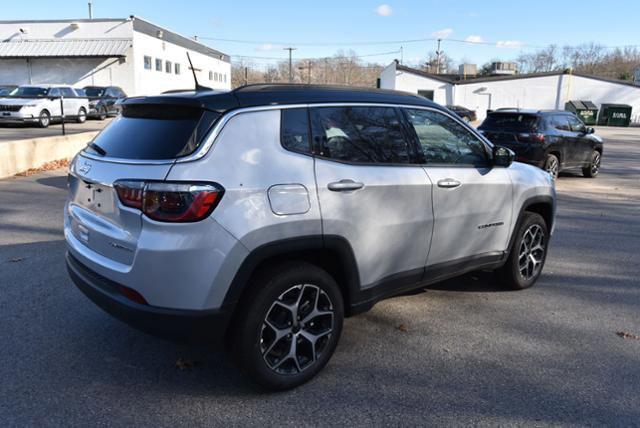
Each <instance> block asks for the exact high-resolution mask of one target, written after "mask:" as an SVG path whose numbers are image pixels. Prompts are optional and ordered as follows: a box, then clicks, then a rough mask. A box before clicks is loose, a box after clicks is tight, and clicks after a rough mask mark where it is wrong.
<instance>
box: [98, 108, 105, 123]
mask: <svg viewBox="0 0 640 428" xmlns="http://www.w3.org/2000/svg"><path fill="white" fill-rule="evenodd" d="M106 118H107V108H106V107H105V106H101V107H100V108H99V109H98V120H105V119H106Z"/></svg>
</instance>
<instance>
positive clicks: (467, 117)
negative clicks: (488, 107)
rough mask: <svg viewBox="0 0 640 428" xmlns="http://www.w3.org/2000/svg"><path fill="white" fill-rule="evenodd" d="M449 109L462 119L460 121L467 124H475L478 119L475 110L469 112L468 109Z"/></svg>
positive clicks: (449, 107) (453, 107) (458, 107)
mask: <svg viewBox="0 0 640 428" xmlns="http://www.w3.org/2000/svg"><path fill="white" fill-rule="evenodd" d="M447 108H448V109H449V110H451V111H452V112H454V113H455V114H457V115H458V116H459V117H460V119H462V120H464V121H465V122H467V123H469V122H474V121H475V120H476V119H477V117H476V112H475V111H473V110H469V109H468V108H466V107H462V106H447Z"/></svg>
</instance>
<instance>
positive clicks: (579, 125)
mask: <svg viewBox="0 0 640 428" xmlns="http://www.w3.org/2000/svg"><path fill="white" fill-rule="evenodd" d="M567 119H568V120H569V126H571V130H572V131H573V132H585V131H586V127H585V126H584V123H583V122H582V121H581V120H580V119H578V118H577V117H575V116H567Z"/></svg>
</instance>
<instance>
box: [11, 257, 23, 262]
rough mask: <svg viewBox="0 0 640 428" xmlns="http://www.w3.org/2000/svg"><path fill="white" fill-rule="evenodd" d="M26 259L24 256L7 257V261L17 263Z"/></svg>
mask: <svg viewBox="0 0 640 428" xmlns="http://www.w3.org/2000/svg"><path fill="white" fill-rule="evenodd" d="M24 259H26V257H12V258H10V259H9V263H18V262H21V261H23V260H24Z"/></svg>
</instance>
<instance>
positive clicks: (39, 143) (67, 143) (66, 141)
mask: <svg viewBox="0 0 640 428" xmlns="http://www.w3.org/2000/svg"><path fill="white" fill-rule="evenodd" d="M96 134H98V131H95V132H82V133H79V134H73V135H67V136H56V137H43V138H34V139H30V140H16V141H5V142H0V178H6V177H11V176H13V175H16V174H18V173H20V172H23V171H26V170H28V169H31V168H38V167H40V166H42V165H44V164H45V163H47V162H51V161H55V160H60V159H68V158H71V157H73V156H75V154H76V153H78V152H79V151H80V150H81V149H82V148H83V147H84V146H86V145H87V143H88V142H89V141H91V139H93V137H95V136H96Z"/></svg>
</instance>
